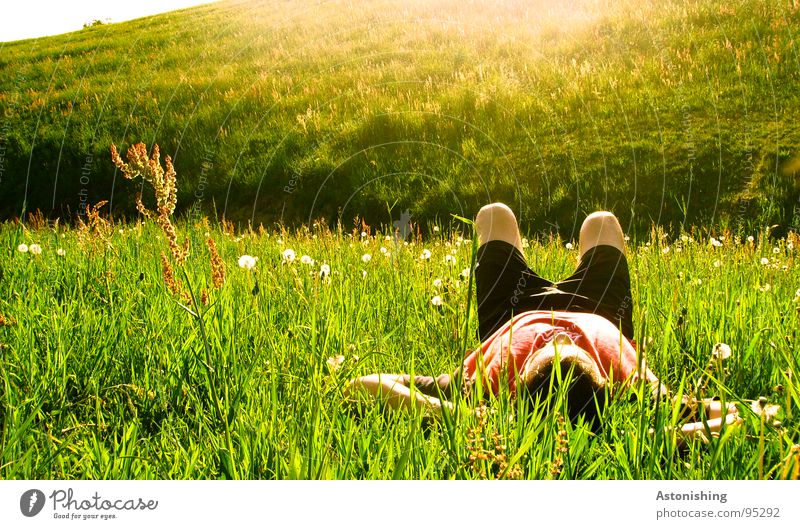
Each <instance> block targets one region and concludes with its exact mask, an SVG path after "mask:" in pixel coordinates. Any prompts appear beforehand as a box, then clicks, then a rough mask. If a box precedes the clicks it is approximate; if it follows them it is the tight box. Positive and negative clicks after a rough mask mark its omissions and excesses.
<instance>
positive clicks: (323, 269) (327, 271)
mask: <svg viewBox="0 0 800 529" xmlns="http://www.w3.org/2000/svg"><path fill="white" fill-rule="evenodd" d="M329 275H331V267H330V266H329V265H327V264H324V265H322V266H320V267H319V276H320V277H328V276H329Z"/></svg>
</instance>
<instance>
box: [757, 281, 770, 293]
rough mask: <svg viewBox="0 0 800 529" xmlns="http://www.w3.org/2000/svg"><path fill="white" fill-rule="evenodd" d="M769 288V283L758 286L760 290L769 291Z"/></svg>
mask: <svg viewBox="0 0 800 529" xmlns="http://www.w3.org/2000/svg"><path fill="white" fill-rule="evenodd" d="M771 288H772V286H771V285H770V284H769V283H766V284H765V285H763V286H759V287H758V290H759V291H761V292H769V291H770V289H771Z"/></svg>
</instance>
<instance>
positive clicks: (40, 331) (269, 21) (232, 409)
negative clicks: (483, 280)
mask: <svg viewBox="0 0 800 529" xmlns="http://www.w3.org/2000/svg"><path fill="white" fill-rule="evenodd" d="M398 5H399V4H398V3H397V2H393V1H383V0H375V1H372V2H369V3H368V4H366V3H361V2H348V1H331V2H315V3H313V4H312V3H307V2H272V1H266V0H264V1H261V0H258V1H226V2H220V3H218V4H212V5H207V6H200V7H197V8H193V9H187V10H182V11H179V12H175V13H169V14H165V15H159V16H155V17H148V18H145V19H141V20H137V21H132V22H126V23H121V24H100V25H97V26H93V27H89V28H86V29H84V30H82V31H79V32H75V33H70V34H66V35H60V36H56V37H48V38H44V39H33V40H26V41H19V42H13V43H0V74H2V75H0V105H1V107H2V115H1V116H0V119H2V122H0V123H1V124H0V219H3V222H0V424H2V431H1V432H0V447H1V448H0V478H2V479H148V478H149V479H203V478H212V479H213V478H225V479H285V478H310V479H390V478H406V479H409V478H410V479H451V478H455V479H797V477H798V475H799V474H800V423H798V418H797V416H798V413H800V409H798V408H799V407H800V385H798V382H797V373H798V372H799V368H798V358H797V347H798V329H800V312H799V310H800V277H798V272H797V268H796V263H795V259H796V257H797V252H798V251H800V247H799V246H800V239H799V238H798V236H797V227H798V226H800V206H798V199H797V197H798V196H800V184H798V182H800V180H798V179H797V173H798V171H799V170H800V162H798V160H800V153H798V152H797V146H798V145H800V128H798V123H800V114H799V112H800V100H798V97H800V96H799V95H798V91H797V90H796V87H797V81H798V76H800V61H798V53H797V50H796V43H795V29H794V28H797V27H800V4H799V3H798V2H797V1H795V0H781V1H770V2H763V1H760V0H733V1H724V2H723V1H718V0H708V1H697V2H682V1H677V0H676V1H663V2H655V1H652V2H651V1H640V0H620V1H618V2H606V1H601V0H579V1H576V2H558V3H555V2H550V1H549V0H536V1H532V2H522V1H515V0H506V1H500V2H465V1H461V0H437V1H432V2H428V1H423V0H413V1H408V2H403V3H402V8H399V7H398ZM138 142H144V143H145V144H147V145H149V146H150V148H152V146H153V145H154V144H156V143H157V144H159V145H160V147H161V151H162V153H163V154H164V155H165V156H164V160H165V163H166V155H169V156H170V158H171V159H172V160H173V161H174V162H175V165H176V167H177V179H176V177H175V175H174V174H172V173H171V172H170V170H169V168H167V171H166V172H164V171H163V170H161V173H160V175H159V176H157V177H155V176H153V175H151V176H150V178H149V179H148V182H146V183H144V185H143V183H141V182H139V181H131V180H129V179H127V178H125V177H124V176H123V173H125V171H126V169H125V168H124V162H122V161H121V160H117V161H115V160H114V159H113V156H110V155H109V154H110V153H109V149H110V147H111V146H112V144H116V145H119V146H120V150H121V151H122V150H124V149H127V148H128V147H130V146H132V145H135V144H137V143H138ZM142 149H143V150H142V152H141V153H140V158H141V159H140V161H143V162H146V161H147V157H148V156H150V155H151V153H152V152H153V151H152V150H148V148H146V147H142ZM128 160H129V161H130V158H128ZM142 167H145V165H142ZM159 167H160V166H159ZM151 187H154V188H155V191H156V201H155V202H153V199H152V190H151ZM141 191H144V197H143V198H142V200H143V202H144V204H145V206H146V207H147V208H151V210H152V211H151V210H148V211H147V213H144V212H143V211H144V210H143V209H142V208H140V207H138V206H137V196H138V195H139V193H140V192H141ZM498 200H499V201H504V202H506V203H508V204H509V205H510V206H511V207H512V208H513V209H514V210H515V211H516V213H517V215H518V218H519V219H520V221H521V224H522V228H523V232H524V234H525V236H526V239H525V252H526V255H527V258H528V259H529V262H530V264H531V266H532V267H533V268H534V269H535V270H537V271H538V272H539V273H540V274H541V275H543V276H545V277H547V278H550V279H557V278H562V277H564V276H567V275H569V273H571V272H572V270H573V269H574V267H575V265H576V261H577V257H578V256H577V249H576V248H577V241H576V240H575V239H574V238H575V237H576V236H577V232H578V227H579V226H580V223H581V221H582V219H583V216H584V215H585V214H586V213H588V212H590V211H593V210H596V209H605V210H610V211H613V212H614V213H615V214H616V215H617V216H618V217H619V218H620V220H621V223H622V226H623V228H624V229H625V231H626V233H627V234H628V235H629V240H628V241H627V245H628V246H627V251H628V256H629V262H630V269H631V274H632V286H633V294H634V322H635V325H636V335H635V339H636V341H637V343H638V344H639V351H640V352H641V353H642V355H643V356H644V357H645V358H646V359H647V361H648V363H649V365H650V367H651V368H652V369H653V371H654V372H655V373H657V374H658V375H659V376H660V378H661V379H662V380H663V381H664V382H665V383H666V384H667V385H668V386H669V387H670V388H672V389H673V390H675V391H678V392H683V393H685V394H690V395H697V394H700V395H705V396H711V395H714V396H719V397H720V398H722V399H723V400H726V401H728V402H734V403H736V405H737V406H738V408H739V414H740V416H741V418H742V423H741V424H739V425H736V426H733V427H730V428H726V429H724V430H723V432H722V434H721V435H719V436H711V437H710V438H708V439H706V440H705V441H704V440H694V441H691V442H688V443H684V442H682V441H681V440H680V439H679V438H678V437H677V435H676V433H675V427H676V426H677V425H679V420H678V417H677V410H676V409H674V408H672V407H670V406H667V405H664V404H659V405H653V404H652V403H651V402H650V400H649V398H647V397H646V396H644V395H643V392H644V389H643V388H640V387H634V388H631V389H630V390H628V391H626V392H622V393H620V394H619V398H618V399H616V401H615V402H614V404H613V405H612V406H610V407H609V408H608V409H607V410H606V411H605V413H604V418H603V419H604V425H605V427H604V429H603V430H602V431H601V432H600V433H598V434H593V433H591V432H590V431H589V429H587V428H586V426H585V425H583V424H582V423H580V422H579V423H577V424H570V423H569V422H567V421H564V419H563V414H562V413H559V409H560V408H559V406H561V404H563V403H561V402H559V403H557V405H556V407H555V410H554V411H553V412H547V411H546V410H545V409H544V408H543V407H535V406H530V405H529V404H528V403H527V402H525V401H524V400H512V399H509V395H508V393H507V391H505V390H503V391H501V392H500V394H499V395H498V396H496V397H494V398H491V399H490V400H489V401H488V402H487V403H486V404H485V406H484V407H483V408H482V409H481V411H480V413H478V414H476V413H474V408H473V406H472V405H471V404H470V402H468V401H466V400H464V399H457V401H456V410H455V412H454V413H452V414H445V415H444V416H443V417H441V418H436V417H432V416H429V415H425V414H423V413H399V412H394V411H391V410H389V409H386V408H385V406H383V405H381V404H380V403H375V402H351V401H349V400H346V399H345V398H344V394H343V391H344V387H345V384H346V383H347V381H348V380H349V379H351V378H352V377H355V376H359V375H364V374H368V373H375V372H386V373H392V372H411V373H415V374H438V373H442V372H447V371H451V370H453V369H454V368H455V367H456V366H457V365H458V364H459V363H460V362H461V359H462V358H463V357H464V355H465V353H466V352H467V351H469V350H471V349H472V348H474V347H476V346H478V341H477V336H476V334H477V333H476V327H477V320H476V310H475V293H474V284H473V281H472V279H473V274H472V273H471V272H472V265H473V260H474V255H475V252H476V241H475V237H474V236H473V233H472V227H471V225H470V223H469V222H466V221H465V219H470V218H472V217H473V216H474V215H475V212H476V211H477V209H478V208H479V207H480V206H481V205H483V204H485V203H489V202H494V201H498ZM409 215H410V222H411V225H412V227H413V230H412V231H411V233H410V234H408V236H407V237H406V236H403V237H400V236H398V233H397V232H396V230H395V227H396V225H397V224H399V225H400V227H401V228H402V227H405V226H406V223H407V222H408V221H409ZM398 216H399V217H400V219H401V220H400V221H398V220H397V218H398ZM719 344H723V345H719ZM726 346H727V347H729V349H730V356H729V357H727V358H725V359H722V358H720V357H719V352H720V351H727V348H726ZM715 352H716V353H717V355H716V357H715V355H714V353H715Z"/></svg>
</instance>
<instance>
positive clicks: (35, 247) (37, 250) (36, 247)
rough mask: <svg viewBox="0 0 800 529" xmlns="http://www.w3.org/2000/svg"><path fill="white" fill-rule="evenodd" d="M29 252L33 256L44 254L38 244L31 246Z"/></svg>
mask: <svg viewBox="0 0 800 529" xmlns="http://www.w3.org/2000/svg"><path fill="white" fill-rule="evenodd" d="M28 250H29V251H30V252H31V254H32V255H41V254H42V247H41V246H39V245H38V244H36V243H33V244H31V246H30V248H28Z"/></svg>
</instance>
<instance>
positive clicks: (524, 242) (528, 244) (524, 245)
mask: <svg viewBox="0 0 800 529" xmlns="http://www.w3.org/2000/svg"><path fill="white" fill-rule="evenodd" d="M529 246H530V242H529V241H528V239H526V238H525V237H523V238H522V247H523V248H527V247H529Z"/></svg>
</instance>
